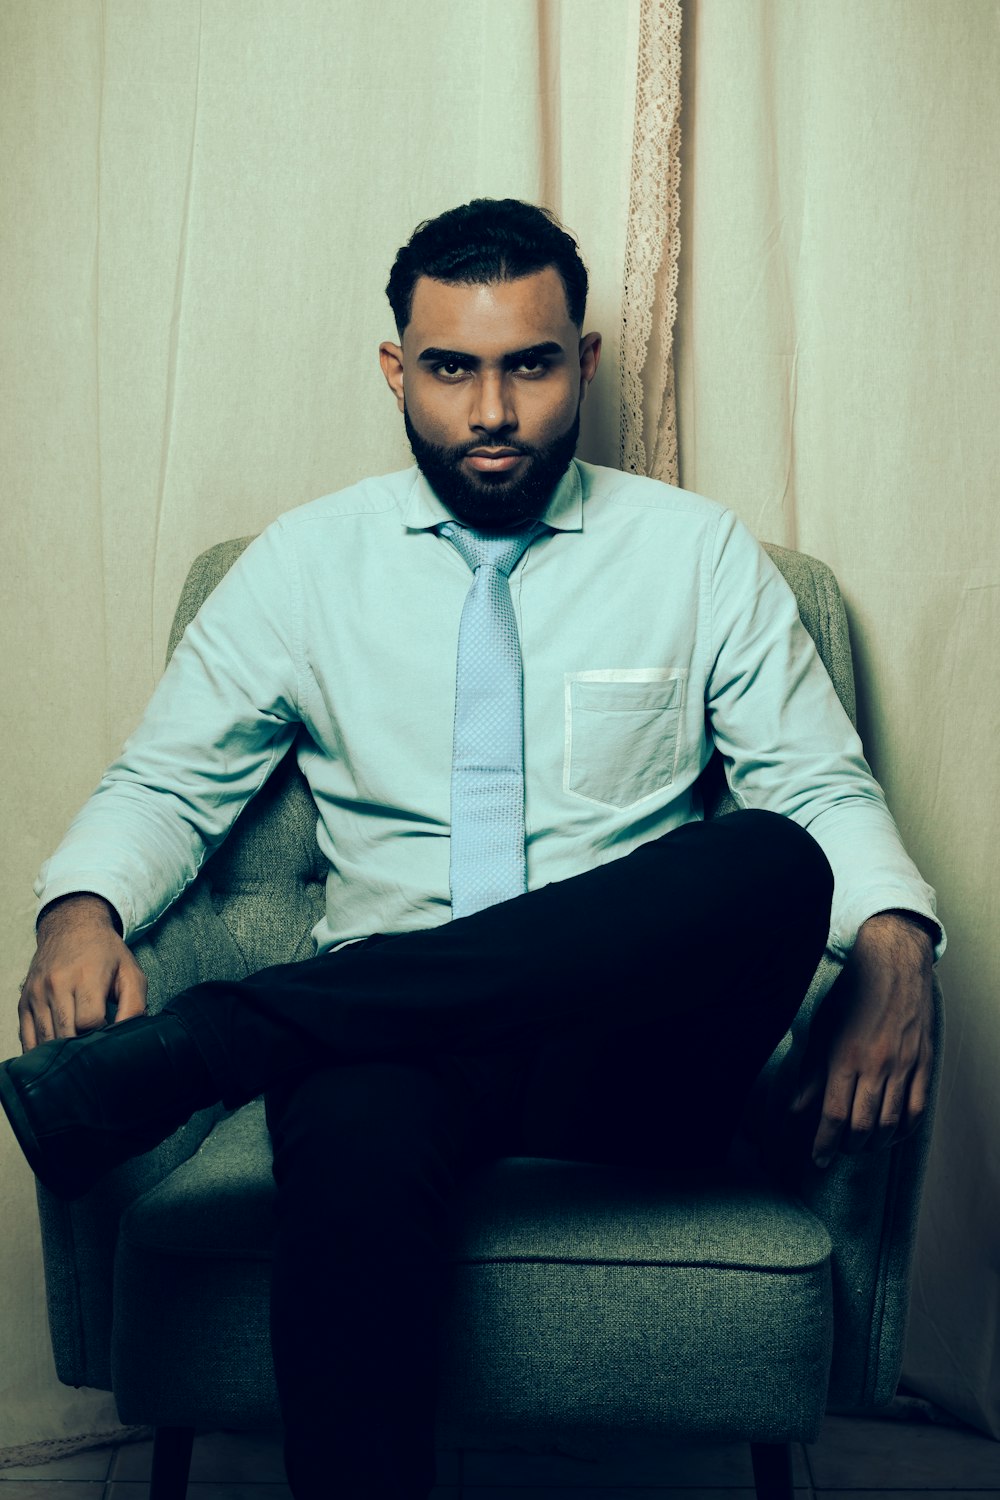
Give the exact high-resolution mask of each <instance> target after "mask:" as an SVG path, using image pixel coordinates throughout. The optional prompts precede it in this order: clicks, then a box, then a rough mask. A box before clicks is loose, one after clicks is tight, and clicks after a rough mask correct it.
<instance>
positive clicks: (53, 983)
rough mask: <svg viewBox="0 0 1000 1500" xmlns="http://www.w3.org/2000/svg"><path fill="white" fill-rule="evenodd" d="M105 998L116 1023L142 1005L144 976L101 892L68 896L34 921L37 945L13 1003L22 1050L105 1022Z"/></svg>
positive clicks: (141, 1010)
mask: <svg viewBox="0 0 1000 1500" xmlns="http://www.w3.org/2000/svg"><path fill="white" fill-rule="evenodd" d="M109 1000H116V1001H117V1002H118V1014H117V1016H116V1018H115V1019H116V1024H117V1022H118V1021H127V1020H128V1019H129V1018H130V1017H131V1016H138V1015H141V1014H142V1013H143V1011H144V1010H145V1009H146V977H145V975H144V974H143V972H142V970H141V969H140V968H139V965H138V964H137V963H136V961H135V959H134V958H133V957H132V955H131V953H130V952H129V950H128V948H126V946H125V944H124V943H123V942H122V940H121V938H120V936H119V934H118V929H117V927H116V926H115V922H114V920H113V917H112V908H111V907H110V906H109V905H108V903H107V902H106V901H105V900H104V899H103V898H102V897H101V896H91V895H78V896H67V897H65V898H64V899H63V900H61V901H57V902H54V903H53V904H52V906H51V907H49V908H47V909H46V910H45V911H44V912H43V913H42V916H41V920H40V921H39V924H38V947H37V948H36V950H35V956H34V958H33V959H32V961H31V968H30V969H29V970H28V975H27V978H26V979H25V981H24V984H23V986H22V988H21V999H20V1003H19V1005H18V1007H17V1011H18V1016H19V1018H20V1023H21V1048H22V1051H24V1052H30V1051H31V1049H32V1047H37V1046H38V1044H39V1043H40V1042H48V1041H51V1040H52V1038H53V1037H57V1036H76V1035H78V1033H79V1032H81V1031H93V1030H94V1029H95V1028H96V1027H98V1026H103V1024H104V1018H105V1010H106V1007H107V1003H108V1001H109Z"/></svg>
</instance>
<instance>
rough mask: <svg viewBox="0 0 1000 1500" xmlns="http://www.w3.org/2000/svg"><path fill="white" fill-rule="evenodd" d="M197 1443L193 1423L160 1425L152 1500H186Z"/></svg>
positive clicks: (155, 1436)
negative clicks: (192, 1455)
mask: <svg viewBox="0 0 1000 1500" xmlns="http://www.w3.org/2000/svg"><path fill="white" fill-rule="evenodd" d="M193 1447H194V1428H193V1427H157V1428H156V1430H155V1432H154V1433H153V1468H152V1472H151V1473H150V1476H149V1500H185V1496H186V1495H187V1486H188V1474H189V1472H190V1469H191V1450H192V1448H193Z"/></svg>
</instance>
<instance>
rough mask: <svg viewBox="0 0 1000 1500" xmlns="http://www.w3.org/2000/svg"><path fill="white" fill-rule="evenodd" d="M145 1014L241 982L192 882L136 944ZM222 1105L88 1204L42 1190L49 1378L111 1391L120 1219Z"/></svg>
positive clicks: (223, 932) (236, 957)
mask: <svg viewBox="0 0 1000 1500" xmlns="http://www.w3.org/2000/svg"><path fill="white" fill-rule="evenodd" d="M135 956H136V958H137V959H138V961H139V963H140V965H141V967H142V969H143V971H144V973H145V974H146V977H147V980H148V981H149V993H148V1002H147V1003H148V1008H149V1010H150V1012H151V1013H155V1012H156V1011H158V1010H160V1008H161V1007H162V1005H163V1004H164V1002H165V1001H166V1000H168V999H169V998H170V996H171V995H174V994H177V993H179V991H181V990H183V989H187V988H189V987H190V986H191V985H193V984H197V983H198V982H199V981H201V980H205V979H242V978H243V977H244V976H245V975H246V972H247V970H246V964H245V962H244V960H243V958H242V957H241V955H240V953H239V951H238V949H237V948H236V946H235V944H234V943H233V940H232V938H231V936H230V934H229V931H228V928H227V927H226V925H225V923H224V922H223V921H222V919H221V918H220V917H219V916H218V915H217V913H216V912H215V910H214V908H213V905H212V900H211V893H210V891H209V889H208V886H207V884H206V882H204V881H201V880H200V881H197V882H196V883H195V884H194V885H192V886H191V887H190V888H189V890H188V891H187V892H186V893H185V894H184V895H183V896H182V897H181V898H180V900H179V901H177V902H176V903H175V905H174V906H173V907H171V909H170V910H169V912H167V913H166V915H165V916H164V917H163V918H161V920H160V921H159V922H158V923H157V924H156V925H155V927H153V928H151V929H150V930H149V932H148V933H146V934H144V935H143V937H142V938H141V939H140V940H139V941H138V942H137V943H136V945H135ZM225 1113H226V1112H225V1111H224V1110H223V1109H222V1106H221V1105H216V1106H215V1107H213V1108H212V1109H206V1110H201V1111H199V1113H198V1114H196V1115H195V1116H194V1117H193V1118H192V1119H191V1120H189V1121H188V1123H187V1124H186V1125H184V1126H182V1128H181V1129H180V1130H178V1131H177V1132H176V1134H175V1135H173V1136H171V1137H170V1139H169V1140H167V1141H164V1142H163V1143H162V1145H160V1146H157V1147H156V1149H155V1150H153V1151H150V1152H148V1153H147V1154H146V1155H145V1156H140V1157H137V1158H136V1159H135V1160H133V1161H129V1162H125V1163H124V1165H123V1166H121V1167H119V1168H117V1169H116V1170H115V1171H114V1172H111V1173H109V1174H108V1176H107V1177H105V1178H104V1179H103V1180H102V1181H101V1182H99V1183H98V1184H97V1185H96V1186H95V1187H94V1188H93V1189H92V1191H91V1192H89V1193H87V1194H86V1196H85V1197H83V1198H78V1199H76V1200H74V1201H73V1202H71V1203H66V1202H63V1201H61V1200H60V1199H58V1198H55V1197H53V1196H52V1194H51V1193H49V1192H47V1191H46V1190H45V1189H44V1188H43V1187H41V1186H39V1187H38V1189H37V1192H38V1213H39V1218H40V1220H41V1230H42V1254H43V1259H44V1263H45V1290H46V1300H47V1303H48V1314H49V1327H50V1330H51V1336H52V1350H53V1354H54V1355H55V1362H56V1372H57V1374H58V1376H59V1379H60V1380H61V1381H63V1382H64V1383H65V1384H66V1385H87V1386H93V1387H95V1388H97V1389H99V1390H111V1388H112V1386H111V1318H112V1287H113V1277H114V1258H115V1248H116V1245H117V1242H118V1225H119V1221H120V1219H121V1217H122V1215H123V1213H124V1212H125V1210H126V1209H127V1208H128V1207H129V1205H130V1204H131V1203H133V1202H134V1201H135V1200H136V1199H137V1198H139V1197H141V1196H142V1194H143V1193H146V1192H148V1191H149V1190H150V1189H151V1188H153V1187H155V1186H156V1185H157V1183H159V1182H162V1181H163V1179H164V1178H165V1177H167V1176H169V1174H170V1173H171V1172H172V1171H173V1170H174V1168H175V1167H178V1166H179V1165H180V1164H181V1163H182V1162H184V1161H187V1160H188V1158H189V1157H191V1156H193V1155H194V1153H195V1152H196V1151H197V1149H198V1147H199V1146H200V1145H201V1143H202V1141H203V1140H205V1138H206V1137H207V1135H208V1134H209V1132H210V1131H211V1129H212V1127H213V1126H214V1125H215V1123H216V1121H217V1120H218V1119H219V1118H221V1117H222V1116H223V1115H224V1114H225Z"/></svg>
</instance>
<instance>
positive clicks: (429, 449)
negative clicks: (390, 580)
mask: <svg viewBox="0 0 1000 1500" xmlns="http://www.w3.org/2000/svg"><path fill="white" fill-rule="evenodd" d="M403 422H404V425H405V427H406V436H407V437H408V438H409V440H410V447H411V449H412V450H413V456H414V458H415V459H416V461H417V465H418V467H419V468H420V470H421V472H422V474H423V475H424V478H425V479H426V480H427V482H428V484H429V485H430V486H431V488H432V489H433V491H434V493H435V494H436V495H437V497H438V499H439V500H440V501H441V503H442V505H446V506H447V507H448V509H449V510H450V511H451V513H452V515H453V516H454V517H455V519H456V521H459V522H461V524H462V525H463V526H472V527H474V528H475V529H476V530H477V531H501V532H502V531H516V530H518V528H519V527H521V526H524V525H525V524H526V523H527V522H528V521H537V519H538V517H539V516H540V515H541V514H542V511H543V510H544V509H545V507H546V506H547V505H548V503H549V501H550V500H551V498H552V492H553V490H554V489H555V487H556V485H557V484H558V483H559V481H560V479H561V478H562V477H563V475H564V474H565V472H566V470H567V469H568V468H569V464H570V459H571V458H572V457H573V454H574V453H575V452H576V445H577V442H578V440H579V437H580V407H579V405H578V406H577V408H576V416H575V417H574V418H573V420H572V422H571V423H570V425H569V427H568V428H567V429H566V431H565V432H563V433H560V435H559V436H558V437H556V438H553V439H552V441H551V442H550V443H546V445H545V446H544V447H542V448H536V447H533V446H531V445H530V444H528V443H517V442H511V441H510V440H509V439H504V440H503V441H502V443H501V442H498V443H497V446H498V447H504V448H513V449H515V450H516V451H517V452H518V453H523V454H524V455H525V456H526V458H528V460H529V462H528V466H527V468H526V469H525V471H524V473H523V474H522V475H521V476H520V477H519V478H516V479H511V478H509V477H508V476H507V475H506V474H467V473H466V472H465V471H464V470H463V469H462V467H461V463H462V459H463V458H464V457H465V455H466V454H467V453H471V452H472V450H473V449H474V448H482V447H484V446H486V445H485V444H484V442H483V440H482V438H477V439H476V440H475V441H471V442H468V443H464V444H463V445H462V446H461V447H459V448H441V447H439V446H438V445H437V443H430V442H428V441H427V439H426V438H424V437H421V435H420V433H419V432H418V431H417V429H416V428H415V427H414V425H413V423H412V422H411V421H410V414H409V412H408V411H407V410H406V408H405V406H404V408H403Z"/></svg>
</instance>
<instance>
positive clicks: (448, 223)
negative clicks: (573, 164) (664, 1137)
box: [385, 198, 587, 337]
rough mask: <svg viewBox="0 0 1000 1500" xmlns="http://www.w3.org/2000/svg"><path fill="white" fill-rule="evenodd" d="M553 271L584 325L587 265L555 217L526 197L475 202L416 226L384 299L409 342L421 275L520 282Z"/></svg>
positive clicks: (452, 279) (580, 324)
mask: <svg viewBox="0 0 1000 1500" xmlns="http://www.w3.org/2000/svg"><path fill="white" fill-rule="evenodd" d="M546 266H553V267H554V268H555V269H556V271H558V273H559V276H560V279H561V280H562V284H563V287H564V288H565V291H566V307H567V309H568V311H569V316H570V319H571V321H572V322H573V323H575V325H576V326H577V328H582V327H583V317H584V312H585V311H586V306H587V268H586V266H585V265H584V263H583V261H582V259H581V258H580V252H579V249H578V248H577V243H576V240H575V239H574V238H573V236H572V235H571V234H569V233H567V231H566V230H565V229H564V228H563V226H562V225H561V224H560V223H559V220H558V219H557V218H556V216H555V214H553V213H550V212H549V210H548V209H547V208H539V207H537V206H536V205H535V204H533V203H522V202H521V200H520V199H519V198H474V199H473V200H472V202H471V203H464V204H463V205H462V206H461V207H460V208H450V209H448V211H447V212H446V213H443V214H439V215H438V217H437V218H436V219H425V220H424V222H423V223H422V224H418V225H417V228H416V229H415V230H414V231H413V234H412V235H411V236H410V238H409V240H408V241H407V243H406V244H405V245H403V246H402V248H401V249H400V250H399V251H398V253H397V255H396V259H395V261H394V262H393V266H392V270H391V271H390V272H389V281H388V283H387V285H386V289H385V294H386V296H387V297H388V299H389V306H390V307H391V308H392V314H393V317H394V318H395V320H396V328H397V329H398V331H399V334H400V337H402V334H403V330H404V329H405V328H406V326H407V324H408V323H409V321H410V314H411V311H412V306H413V288H414V287H415V285H416V283H417V279H418V277H420V276H430V277H432V278H433V279H434V280H435V281H449V282H458V283H464V284H466V285H469V286H477V285H489V284H490V283H493V282H497V281H516V280H518V278H519V277H521V276H530V275H531V274H532V273H533V272H535V271H542V270H544V269H545V267H546Z"/></svg>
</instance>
